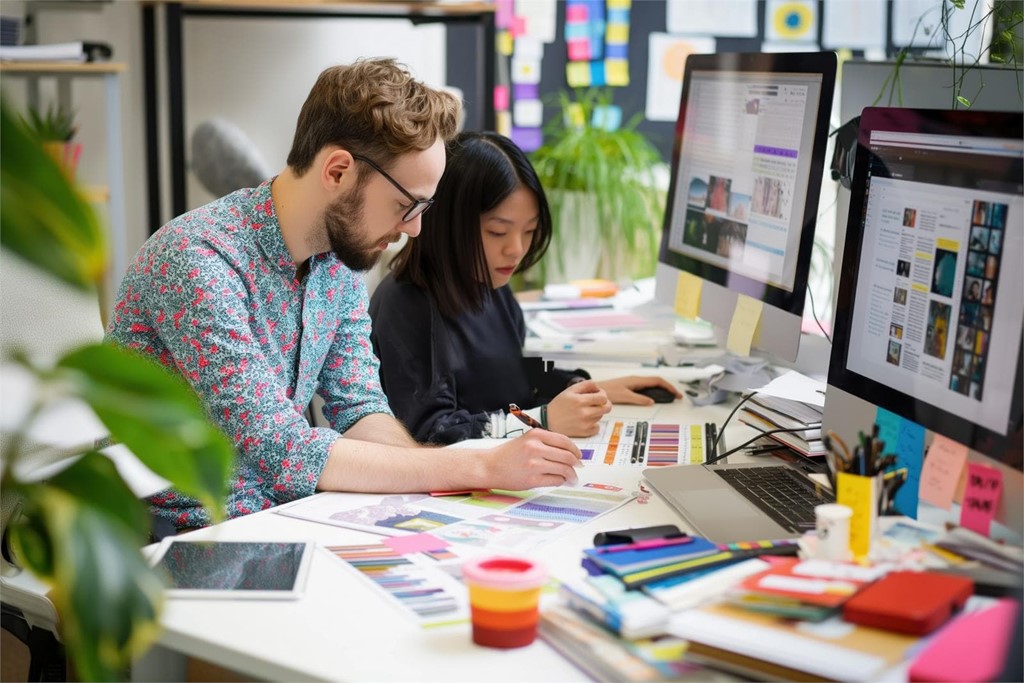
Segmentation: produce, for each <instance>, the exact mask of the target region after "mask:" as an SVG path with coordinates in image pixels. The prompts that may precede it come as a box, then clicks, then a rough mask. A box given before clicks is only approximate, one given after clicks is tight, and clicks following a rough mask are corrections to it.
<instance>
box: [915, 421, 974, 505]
mask: <svg viewBox="0 0 1024 683" xmlns="http://www.w3.org/2000/svg"><path fill="white" fill-rule="evenodd" d="M965 462H967V446H964V445H962V444H958V443H957V442H955V441H952V440H950V439H947V438H946V437H944V436H942V435H941V434H936V435H935V438H934V439H932V445H931V446H930V447H929V448H928V456H927V457H926V458H925V459H924V466H923V467H922V468H921V499H922V500H926V501H928V502H929V503H931V504H932V505H936V506H938V507H940V508H942V509H944V510H948V509H949V506H950V505H951V504H952V503H953V495H954V494H955V493H956V485H957V483H958V482H959V481H960V475H961V473H963V471H964V463H965Z"/></svg>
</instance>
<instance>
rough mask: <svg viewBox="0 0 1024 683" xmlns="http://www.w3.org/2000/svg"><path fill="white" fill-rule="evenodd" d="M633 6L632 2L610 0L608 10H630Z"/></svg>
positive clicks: (627, 0)
mask: <svg viewBox="0 0 1024 683" xmlns="http://www.w3.org/2000/svg"><path fill="white" fill-rule="evenodd" d="M632 4H633V2H632V0H608V9H609V10H613V9H629V7H630V5H632Z"/></svg>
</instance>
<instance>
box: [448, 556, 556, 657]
mask: <svg viewBox="0 0 1024 683" xmlns="http://www.w3.org/2000/svg"><path fill="white" fill-rule="evenodd" d="M462 578H463V580H464V581H465V582H466V586H467V587H468V588H469V606H470V611H471V613H472V620H473V642H474V643H476V644H477V645H485V646H487V647H499V648H512V647H522V646H524V645H529V644H530V643H532V642H533V641H534V639H535V638H536V637H537V621H538V619H539V618H540V611H539V609H538V606H539V603H540V589H541V586H543V585H544V581H545V580H546V578H547V572H546V571H545V570H544V567H542V566H541V565H540V564H539V563H537V562H534V561H532V560H527V559H524V558H519V557H505V556H496V557H485V558H479V559H475V560H470V561H468V562H466V563H465V564H464V565H462Z"/></svg>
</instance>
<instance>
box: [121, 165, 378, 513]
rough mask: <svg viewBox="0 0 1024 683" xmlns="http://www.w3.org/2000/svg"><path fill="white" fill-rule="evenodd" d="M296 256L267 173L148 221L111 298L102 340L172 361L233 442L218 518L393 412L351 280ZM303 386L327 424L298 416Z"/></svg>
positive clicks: (271, 492)
mask: <svg viewBox="0 0 1024 683" xmlns="http://www.w3.org/2000/svg"><path fill="white" fill-rule="evenodd" d="M309 265H310V268H309V272H308V274H307V275H306V276H305V279H304V280H302V281H300V280H299V279H297V269H296V264H295V263H294V261H293V260H292V258H291V256H290V255H289V252H288V249H287V248H286V246H285V243H284V238H283V237H282V235H281V226H280V224H279V223H278V221H277V217H276V215H275V213H274V203H273V200H272V199H271V194H270V181H267V182H265V183H263V184H262V185H260V186H259V187H256V188H251V189H244V190H239V191H237V192H234V193H232V194H230V195H228V196H226V197H223V198H222V199H219V200H217V201H214V202H212V203H210V204H207V205H206V206H203V207H200V208H198V209H195V210H194V211H191V212H189V213H186V214H184V215H182V216H179V217H178V218H176V219H174V220H172V221H171V222H170V223H168V224H167V225H165V226H164V227H162V228H161V229H160V230H158V231H157V232H156V233H155V234H154V235H153V236H152V237H150V239H149V240H148V241H147V242H146V243H145V244H144V245H143V247H142V249H141V250H140V251H139V253H138V254H137V255H136V257H135V260H134V261H133V262H132V264H131V265H130V266H129V268H128V272H127V274H126V275H125V278H124V280H123V281H122V282H121V286H120V288H119V290H118V294H117V298H116V300H115V302H114V303H115V307H114V313H113V315H112V318H111V321H110V324H109V326H108V327H107V339H108V340H110V341H113V342H115V343H117V344H120V345H122V346H126V347H129V348H132V349H135V350H137V351H139V352H141V353H143V354H145V355H148V356H151V357H152V358H155V359H157V360H158V361H159V362H160V363H162V364H163V365H165V366H166V367H168V368H174V369H176V370H177V371H178V372H179V373H180V374H181V375H183V376H184V377H185V379H186V380H187V381H188V382H189V384H190V385H191V386H192V388H193V389H194V390H195V391H196V393H197V394H198V395H199V396H200V397H201V399H202V400H203V403H204V405H205V407H206V409H207V411H208V413H209V415H210V416H211V418H212V419H213V420H214V421H216V423H217V424H219V426H220V427H221V429H222V430H223V431H224V432H225V433H226V434H227V435H228V436H229V438H230V439H231V440H232V442H233V443H234V445H235V451H236V461H235V467H234V475H233V479H232V481H231V487H230V493H229V495H228V500H227V514H228V516H229V517H238V516H241V515H245V514H249V513H251V512H257V511H259V510H263V509H266V508H268V507H271V506H274V505H278V504H280V503H285V502H288V501H291V500H295V499H297V498H301V497H303V496H308V495H310V494H312V493H314V491H315V489H316V484H317V481H318V479H319V478H320V473H321V471H322V470H323V468H324V466H325V464H326V462H327V457H328V453H329V451H330V447H331V444H332V443H333V442H334V440H335V439H337V438H338V437H339V433H343V432H344V431H345V430H346V429H348V428H349V427H351V426H352V425H353V424H355V423H356V422H357V421H359V420H360V419H362V418H363V417H366V416H367V415H370V414H373V413H384V414H387V415H391V414H392V413H391V410H390V408H389V407H388V403H387V399H386V397H385V396H384V394H383V392H382V391H381V386H380V379H379V374H378V370H379V367H378V362H377V358H376V356H375V355H374V354H373V352H372V349H371V347H370V318H369V315H368V313H367V304H368V298H367V293H366V286H365V284H364V282H363V279H362V277H361V276H360V274H359V273H357V272H354V271H352V270H350V269H349V268H347V267H346V266H345V264H343V263H342V262H341V261H340V260H338V258H337V257H336V256H335V255H334V254H333V253H330V252H328V253H322V254H317V255H315V256H313V257H312V258H311V259H310V264H309ZM314 391H317V392H318V393H319V394H320V395H321V396H322V397H323V399H324V402H325V406H324V415H325V417H326V418H327V420H328V422H329V423H330V425H331V427H332V428H333V429H327V428H317V427H311V426H310V424H309V421H308V420H307V419H306V417H305V414H304V413H305V410H306V408H307V406H308V405H309V402H310V400H311V399H312V397H313V393H314ZM150 503H151V505H152V506H153V513H154V514H155V515H156V516H158V517H161V518H164V519H166V520H168V521H170V522H172V523H173V524H174V525H175V526H176V527H178V528H183V527H195V526H203V525H206V524H209V523H210V517H209V515H208V514H207V512H206V511H205V510H204V509H203V508H202V507H201V506H200V504H199V503H198V501H196V500H194V499H192V498H190V497H187V496H184V495H182V494H180V493H178V492H176V491H173V490H167V491H164V492H162V493H159V494H157V495H155V496H153V497H152V498H150Z"/></svg>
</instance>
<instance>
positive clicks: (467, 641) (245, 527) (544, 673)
mask: <svg viewBox="0 0 1024 683" xmlns="http://www.w3.org/2000/svg"><path fill="white" fill-rule="evenodd" d="M585 365H587V367H588V369H591V371H592V374H594V376H595V378H597V379H602V378H610V377H615V376H619V375H622V374H630V373H633V374H647V373H650V374H657V372H658V369H656V368H642V369H638V368H636V367H635V366H633V367H622V366H600V367H598V366H596V365H593V364H585ZM728 410H729V408H728V407H725V406H708V407H701V408H694V407H693V406H692V404H691V403H690V402H689V400H687V399H685V398H684V399H683V400H680V401H676V402H675V403H670V404H656V405H655V406H653V407H646V408H640V407H636V406H616V407H615V409H614V411H613V413H612V415H613V416H618V417H623V418H655V417H656V418H659V419H665V420H670V421H673V420H674V421H685V422H690V421H707V420H714V421H717V422H719V423H721V421H722V420H724V419H725V416H726V415H727V414H728ZM734 420H735V418H734ZM747 433H749V434H753V433H754V432H753V430H751V429H750V428H749V427H746V426H744V425H740V424H730V426H729V434H730V436H731V437H732V438H733V441H734V442H735V443H739V441H737V440H736V439H738V438H743V435H744V434H747ZM733 434H735V436H733ZM641 471H642V468H640V467H609V466H606V465H588V466H586V467H584V468H583V469H582V470H581V471H580V475H581V480H584V481H586V480H600V481H604V482H614V483H617V484H619V485H622V486H624V487H630V490H636V485H637V483H638V481H639V477H640V473H641ZM653 524H678V525H680V526H683V522H682V519H681V518H679V516H678V515H676V514H675V513H673V512H672V511H670V510H669V509H668V507H667V506H665V505H664V503H662V502H661V501H660V500H659V499H658V498H657V497H656V496H652V497H651V499H650V501H649V502H648V503H646V504H640V503H638V502H636V501H635V500H634V501H632V502H630V503H628V504H626V505H625V506H623V507H620V508H618V509H617V510H614V511H612V512H611V513H609V514H607V515H604V516H602V517H600V518H598V519H597V520H595V521H592V522H590V523H588V524H584V525H582V526H581V527H579V528H577V529H575V530H573V531H572V532H570V533H569V534H567V535H565V536H561V537H559V538H558V539H556V540H554V541H552V542H551V543H548V544H545V545H544V546H542V547H541V548H540V549H538V550H537V551H535V552H534V553H532V555H534V556H535V557H540V558H541V559H542V560H543V561H544V562H545V564H546V565H547V566H548V568H549V569H550V570H552V573H553V574H555V575H561V576H564V575H566V573H567V572H576V573H582V571H583V570H582V568H581V567H580V560H581V557H582V555H581V551H582V549H583V548H586V547H590V546H592V545H593V537H594V534H595V533H596V532H598V531H601V530H604V529H617V528H626V527H635V526H646V525H653ZM188 536H189V538H191V539H201V538H202V539H219V540H306V539H308V540H313V541H316V542H318V543H320V544H333V545H344V544H354V543H365V542H367V541H368V540H372V539H379V538H380V537H379V536H374V535H372V534H367V533H363V532H359V531H354V530H350V529H343V528H339V527H333V526H329V525H326V524H318V523H315V522H307V521H304V520H299V519H294V518H290V517H284V516H283V515H278V514H275V513H273V512H272V511H270V510H267V511H264V512H260V513H257V514H253V515H249V516H247V517H242V518H238V519H235V520H232V521H230V522H226V523H224V524H221V525H218V526H216V527H210V528H207V529H203V530H200V531H196V532H193V533H191V534H189V535H188ZM161 623H162V625H163V627H164V632H163V634H162V636H161V637H160V640H159V645H158V646H157V647H154V648H153V649H152V650H151V651H150V653H149V654H147V655H146V656H145V657H143V659H142V660H140V661H139V662H138V663H137V664H136V665H135V666H134V667H133V669H132V678H133V680H161V681H164V680H183V679H184V675H185V668H184V667H185V659H184V656H183V655H193V656H195V657H199V658H202V659H205V660H208V661H211V662H214V663H216V664H219V665H221V666H224V667H227V668H230V669H234V670H237V671H239V672H240V673H243V674H245V675H248V676H253V677H257V678H262V679H269V680H310V679H314V680H316V679H319V680H351V681H358V680H417V681H427V680H431V681H432V680H438V681H464V680H474V681H475V680H480V679H481V678H482V677H486V678H487V679H489V680H493V681H524V680H530V679H534V680H548V681H550V680H554V681H567V680H588V679H587V678H586V676H585V675H584V674H583V673H582V672H581V671H579V670H578V669H576V668H575V667H574V666H573V665H572V664H570V663H569V661H568V660H566V659H565V658H563V657H562V656H561V655H559V654H558V653H557V652H555V651H554V650H552V649H551V648H550V647H548V645H547V644H546V643H544V642H542V641H540V640H537V641H536V642H535V643H533V644H532V645H530V646H528V647H525V648H520V649H516V650H508V651H503V650H493V649H489V648H484V647H479V646H476V645H474V644H473V643H472V640H471V637H470V625H469V624H468V623H466V624H462V625H457V626H448V627H443V628H434V629H423V628H421V627H420V626H419V625H418V624H417V623H415V622H414V621H413V620H412V619H411V618H408V617H406V615H404V614H403V613H402V612H401V611H400V610H399V608H396V607H394V606H393V605H392V604H391V603H390V602H389V601H388V600H387V599H386V597H385V596H384V595H383V594H381V592H380V591H379V590H378V589H376V588H375V587H373V586H371V585H370V584H369V583H368V582H366V581H365V580H364V579H362V577H358V576H356V575H355V573H354V572H349V571H347V570H346V569H345V568H344V567H342V566H341V565H340V563H338V562H337V561H336V560H334V559H333V558H331V557H330V556H328V554H327V553H326V552H325V551H322V550H318V551H317V553H316V556H315V557H314V560H313V564H312V567H311V569H310V575H309V582H308V584H307V588H306V594H305V596H304V597H303V598H302V599H301V600H299V601H294V602H291V601H287V602H286V601H266V602H256V601H213V600H173V601H168V602H167V604H166V607H165V610H164V614H163V616H162V618H161Z"/></svg>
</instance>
